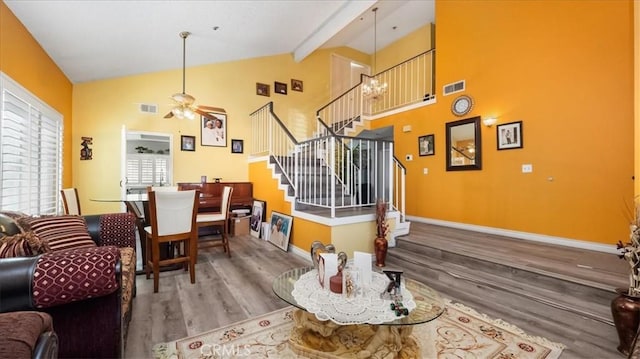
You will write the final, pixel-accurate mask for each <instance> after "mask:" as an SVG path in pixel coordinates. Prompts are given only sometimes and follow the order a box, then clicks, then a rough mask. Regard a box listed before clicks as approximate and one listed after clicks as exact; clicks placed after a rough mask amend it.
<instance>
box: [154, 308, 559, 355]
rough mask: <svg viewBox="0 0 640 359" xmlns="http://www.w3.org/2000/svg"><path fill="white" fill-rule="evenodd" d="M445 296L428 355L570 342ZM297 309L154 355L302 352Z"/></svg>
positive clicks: (422, 338) (521, 350)
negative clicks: (295, 330) (296, 336)
mask: <svg viewBox="0 0 640 359" xmlns="http://www.w3.org/2000/svg"><path fill="white" fill-rule="evenodd" d="M445 302H446V310H445V312H444V313H443V314H442V315H441V316H440V317H439V318H438V319H436V320H435V321H433V322H431V323H427V324H421V325H417V326H415V327H414V329H413V334H412V336H413V338H414V339H415V340H416V341H417V342H418V343H419V345H420V349H421V351H422V352H421V357H422V358H429V359H431V358H434V359H435V358H473V359H482V358H487V359H488V358H497V359H512V358H519V359H534V358H535V359H556V358H558V357H559V356H560V354H561V353H562V350H563V349H564V348H565V346H564V345H563V344H560V343H554V342H552V341H549V340H547V339H545V338H542V337H533V336H530V335H527V334H526V333H524V332H523V331H522V330H520V329H519V328H517V327H515V326H513V325H511V324H509V323H506V322H504V321H502V320H494V319H491V318H489V317H487V316H486V315H484V314H480V313H477V312H476V311H475V310H473V309H471V308H468V307H466V306H464V305H461V304H458V303H452V302H451V301H449V300H446V301H445ZM293 310H294V308H293V307H287V308H284V309H281V310H277V311H275V312H271V313H268V314H265V315H262V316H259V317H256V318H252V319H249V320H245V321H242V322H238V323H235V324H232V325H229V326H227V327H224V328H218V329H214V330H212V331H209V332H206V333H202V334H199V335H196V336H193V337H189V338H184V339H180V340H177V341H172V342H168V343H161V344H156V345H155V346H154V347H153V349H152V352H153V358H155V359H195V358H199V359H205V358H206V359H222V358H278V359H280V358H282V359H289V358H299V357H300V355H298V354H296V353H295V352H293V351H292V350H291V349H290V348H289V344H288V339H289V333H290V332H291V329H292V327H293V325H294V322H293V316H292V313H293ZM351 339H352V340H353V338H351ZM345 358H356V356H351V355H349V356H345ZM372 358H375V356H374V357H372Z"/></svg>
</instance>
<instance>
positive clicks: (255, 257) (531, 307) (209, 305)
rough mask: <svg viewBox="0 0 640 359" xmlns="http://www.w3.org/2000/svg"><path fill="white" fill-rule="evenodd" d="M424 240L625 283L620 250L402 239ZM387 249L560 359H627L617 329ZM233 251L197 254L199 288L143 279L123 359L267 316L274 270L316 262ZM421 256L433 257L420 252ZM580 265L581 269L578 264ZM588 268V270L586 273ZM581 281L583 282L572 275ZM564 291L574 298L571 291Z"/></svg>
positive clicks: (183, 276)
mask: <svg viewBox="0 0 640 359" xmlns="http://www.w3.org/2000/svg"><path fill="white" fill-rule="evenodd" d="M402 240H405V241H418V242H420V241H422V242H424V241H428V242H430V244H433V243H437V244H438V245H441V246H443V247H448V248H450V247H454V248H455V250H456V251H458V252H469V253H472V254H474V255H475V256H477V257H481V258H482V257H484V256H486V257H493V259H494V260H498V261H502V262H504V263H511V264H513V265H514V266H524V267H529V268H533V269H535V270H539V271H541V272H557V273H559V275H561V276H566V277H567V278H571V280H577V281H586V282H594V283H596V284H595V285H599V286H604V287H606V288H612V287H615V286H620V285H622V286H624V285H625V284H626V273H627V272H626V267H625V265H626V263H625V262H624V261H623V260H619V259H617V257H616V256H615V255H612V254H607V253H599V252H591V251H582V250H578V251H576V250H572V249H566V248H564V247H562V248H555V247H554V246H548V245H544V244H539V243H533V242H528V241H523V240H518V239H508V238H504V237H498V236H491V235H486V234H480V233H476V232H469V231H463V230H459V229H452V228H445V227H438V226H431V225H426V224H420V223H415V222H414V223H412V228H411V233H410V234H409V235H408V236H406V237H402V238H401V239H400V241H402ZM394 250H396V251H397V252H400V248H398V249H394V248H391V249H390V250H389V256H388V260H387V265H388V266H392V267H394V268H404V269H405V273H407V275H409V276H410V277H412V278H414V279H418V280H421V281H423V282H425V283H427V284H428V285H430V286H432V287H433V288H435V289H436V290H438V291H440V292H441V294H442V296H443V297H446V298H450V299H451V300H453V301H456V302H460V303H463V304H465V305H467V306H469V307H472V308H474V309H475V310H477V311H479V312H481V313H485V314H487V315H489V316H491V317H493V318H500V319H503V320H505V321H506V322H509V323H511V324H513V325H516V326H518V327H520V328H521V329H522V330H524V331H525V332H527V333H529V334H531V335H536V336H543V337H546V338H548V339H550V340H552V341H556V342H561V343H564V344H565V345H567V347H568V348H567V349H565V351H564V352H563V354H562V356H561V358H562V359H566V358H581V359H588V358H594V359H600V358H604V359H607V358H622V355H621V354H619V353H618V352H617V351H616V349H615V348H616V346H617V344H618V343H617V335H616V333H615V329H614V328H613V327H612V326H611V325H607V324H605V323H602V322H598V321H594V320H592V319H589V318H586V317H581V316H580V315H577V314H575V313H568V312H566V311H564V310H561V309H558V308H553V307H549V306H548V305H544V304H542V303H539V302H536V301H532V300H529V299H527V298H523V297H521V296H518V295H517V294H514V293H509V292H505V291H503V290H500V289H499V288H498V287H492V286H486V285H483V284H481V283H473V282H469V281H466V280H464V279H460V278H455V277H452V276H450V275H448V274H447V273H444V272H439V271H437V270H433V269H428V268H427V266H425V265H419V264H418V265H415V266H413V267H412V266H409V265H408V264H407V262H406V261H404V260H401V259H398V258H400V257H398V258H394ZM231 253H232V257H231V258H228V257H227V256H226V254H224V253H223V252H222V249H220V248H211V249H207V250H204V251H201V252H200V253H199V259H198V264H197V265H196V271H197V273H196V284H191V283H190V282H189V276H188V273H187V272H184V271H173V272H162V273H161V274H160V290H159V292H158V293H155V294H154V293H153V283H152V280H146V279H145V277H144V275H141V276H138V277H137V286H138V288H137V296H136V297H135V298H134V301H133V313H132V314H133V315H132V320H131V323H130V326H129V333H128V339H127V345H126V350H125V357H126V358H149V357H150V353H151V347H152V346H153V345H154V344H156V343H160V342H166V341H170V340H176V339H179V338H183V337H187V336H190V335H194V334H197V333H200V332H203V331H207V330H211V329H214V328H218V327H220V326H224V325H227V324H231V323H233V322H237V321H240V320H244V319H247V318H250V317H253V316H256V315H259V314H263V313H267V312H270V311H273V310H276V309H279V308H283V307H285V306H286V305H287V304H286V303H285V302H283V301H282V300H280V299H279V298H277V297H276V296H275V295H274V294H273V292H272V291H271V282H272V280H273V278H275V277H276V276H277V275H279V274H280V273H282V272H283V271H286V270H288V269H291V268H296V267H301V266H308V265H310V261H309V260H307V259H306V258H301V257H299V256H297V255H294V254H291V253H285V252H284V251H282V250H280V249H278V248H276V247H275V246H273V245H271V244H270V243H267V242H265V241H263V240H260V239H256V238H253V237H251V236H248V235H247V236H236V237H232V238H231ZM414 256H416V261H417V262H418V263H419V261H421V260H422V261H424V260H428V259H425V258H423V257H420V255H419V254H414ZM578 264H580V265H581V266H578ZM583 266H590V267H592V268H593V269H587V268H585V267H583ZM576 278H577V279H576ZM566 295H569V296H570V295H572V294H571V293H567V294H566Z"/></svg>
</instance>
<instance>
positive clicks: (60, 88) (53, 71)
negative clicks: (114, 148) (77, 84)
mask: <svg viewBox="0 0 640 359" xmlns="http://www.w3.org/2000/svg"><path fill="white" fill-rule="evenodd" d="M0 71H2V72H4V73H5V74H7V75H8V76H9V77H11V78H12V79H13V80H14V81H16V82H18V83H19V84H20V85H22V86H23V87H24V88H26V89H27V90H29V91H30V92H31V93H32V94H34V95H35V96H37V97H38V98H39V99H40V100H42V101H43V102H45V103H46V104H48V105H49V106H51V107H53V109H55V110H56V111H58V112H59V113H61V114H62V116H64V134H63V136H64V143H63V147H64V153H63V170H64V172H63V187H67V186H71V154H72V151H71V148H72V147H71V146H72V136H71V118H72V117H71V96H72V84H71V82H70V81H69V80H68V79H67V77H66V76H65V75H64V73H63V72H62V71H61V70H60V69H59V68H58V66H56V64H55V63H54V62H53V61H52V60H51V58H50V57H49V55H47V53H46V52H45V51H44V50H43V49H42V47H41V46H40V44H38V43H37V42H36V41H35V39H34V38H33V37H32V36H31V34H30V33H29V32H28V31H27V30H26V29H25V28H24V26H23V25H22V23H20V21H19V20H18V19H17V18H16V17H15V15H13V13H12V12H11V10H9V8H8V7H7V6H6V5H5V4H4V2H2V1H0ZM79 142H80V141H77V143H78V151H76V152H77V153H78V156H79V153H80V146H79Z"/></svg>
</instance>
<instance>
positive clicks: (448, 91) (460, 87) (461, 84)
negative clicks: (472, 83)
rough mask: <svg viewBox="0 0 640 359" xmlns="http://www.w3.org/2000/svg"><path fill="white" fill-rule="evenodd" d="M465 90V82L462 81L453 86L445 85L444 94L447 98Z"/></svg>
mask: <svg viewBox="0 0 640 359" xmlns="http://www.w3.org/2000/svg"><path fill="white" fill-rule="evenodd" d="M464 88H465V85H464V80H462V81H458V82H454V83H452V84H448V85H444V88H443V92H444V95H445V96H447V95H451V94H452V93H456V92H460V91H464Z"/></svg>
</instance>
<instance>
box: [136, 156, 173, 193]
mask: <svg viewBox="0 0 640 359" xmlns="http://www.w3.org/2000/svg"><path fill="white" fill-rule="evenodd" d="M168 169H169V156H167V155H156V154H146V153H142V154H129V155H128V156H127V185H128V186H132V187H134V186H140V187H143V186H157V185H159V184H161V183H167V173H168V172H167V171H168Z"/></svg>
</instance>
